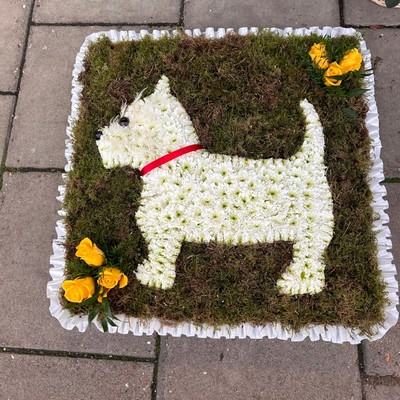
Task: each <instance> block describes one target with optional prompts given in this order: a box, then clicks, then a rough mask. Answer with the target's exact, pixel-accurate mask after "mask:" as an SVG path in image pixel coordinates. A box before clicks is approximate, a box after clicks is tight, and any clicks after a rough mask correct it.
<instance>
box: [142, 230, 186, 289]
mask: <svg viewBox="0 0 400 400" xmlns="http://www.w3.org/2000/svg"><path fill="white" fill-rule="evenodd" d="M181 245H182V241H180V240H176V239H174V238H173V235H171V236H169V237H165V236H164V237H155V238H152V239H151V240H149V241H148V243H147V246H148V251H149V256H148V259H147V260H145V261H144V262H143V263H142V264H140V265H139V266H138V269H137V272H136V277H137V279H138V281H139V282H140V283H142V284H143V285H147V286H151V287H156V288H160V289H170V288H171V287H172V285H173V284H174V281H175V274H176V273H175V262H176V259H177V258H178V255H179V252H180V250H181Z"/></svg>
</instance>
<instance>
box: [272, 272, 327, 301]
mask: <svg viewBox="0 0 400 400" xmlns="http://www.w3.org/2000/svg"><path fill="white" fill-rule="evenodd" d="M277 286H278V288H279V291H280V293H282V294H287V295H289V296H295V295H299V294H316V293H319V292H321V291H322V290H323V289H324V286H325V276H324V274H323V273H322V274H316V275H311V276H308V277H307V276H305V274H299V275H292V274H290V273H285V274H283V275H282V278H281V279H279V280H278V282H277Z"/></svg>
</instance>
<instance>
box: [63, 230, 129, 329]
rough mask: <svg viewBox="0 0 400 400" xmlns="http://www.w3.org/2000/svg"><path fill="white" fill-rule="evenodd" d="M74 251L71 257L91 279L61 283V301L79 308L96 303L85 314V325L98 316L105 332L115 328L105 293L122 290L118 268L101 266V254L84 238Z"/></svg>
mask: <svg viewBox="0 0 400 400" xmlns="http://www.w3.org/2000/svg"><path fill="white" fill-rule="evenodd" d="M76 250H77V251H76V253H75V255H76V256H77V257H79V258H80V259H81V260H83V261H84V262H85V263H86V264H87V265H89V266H90V267H92V269H91V270H89V271H88V273H89V274H90V275H91V276H87V277H79V278H75V279H73V280H71V279H67V280H65V281H64V282H63V284H62V289H63V290H64V297H65V298H66V299H67V301H68V302H69V303H80V304H81V305H82V306H87V305H91V304H94V303H95V302H96V301H97V302H98V303H99V304H98V305H96V306H95V307H93V309H92V311H91V312H90V314H89V323H90V322H92V321H93V319H94V318H95V317H96V316H97V315H98V316H99V319H100V321H101V324H102V327H103V330H104V331H105V332H106V331H108V324H110V325H112V326H116V325H115V322H114V319H116V317H115V316H114V315H113V314H112V312H111V309H110V304H109V301H108V298H107V295H108V292H109V291H110V290H111V289H113V288H115V287H117V286H118V287H119V288H120V289H122V288H124V287H125V286H126V285H127V284H128V278H127V277H126V275H125V274H123V273H122V272H121V271H120V270H119V269H118V268H115V267H107V266H104V264H106V261H107V260H106V257H105V254H104V252H103V251H102V250H100V249H99V248H98V247H97V246H96V244H95V243H92V241H91V240H90V239H89V238H84V239H83V240H82V241H81V242H80V243H79V245H78V246H77V247H76ZM93 267H94V268H93Z"/></svg>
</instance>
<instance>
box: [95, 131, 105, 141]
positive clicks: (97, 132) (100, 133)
mask: <svg viewBox="0 0 400 400" xmlns="http://www.w3.org/2000/svg"><path fill="white" fill-rule="evenodd" d="M102 134H103V132H102V131H96V132H95V133H94V137H95V138H96V140H100V138H101V135H102Z"/></svg>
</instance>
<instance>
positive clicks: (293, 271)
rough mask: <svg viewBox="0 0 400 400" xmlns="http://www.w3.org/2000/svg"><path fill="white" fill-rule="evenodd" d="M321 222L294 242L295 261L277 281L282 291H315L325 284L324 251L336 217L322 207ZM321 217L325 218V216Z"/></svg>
mask: <svg viewBox="0 0 400 400" xmlns="http://www.w3.org/2000/svg"><path fill="white" fill-rule="evenodd" d="M320 216H323V217H324V218H325V221H323V222H322V223H321V222H320V221H318V224H316V223H313V224H310V225H309V226H308V229H306V231H305V232H302V233H299V234H298V235H296V236H297V238H296V239H295V241H294V244H293V260H292V262H291V264H290V265H289V267H288V269H287V270H286V271H285V272H284V274H283V275H282V277H281V278H280V279H279V280H278V283H277V285H278V287H279V289H280V291H281V293H284V294H289V295H296V294H306V293H308V294H315V293H319V292H320V291H322V290H323V288H324V286H325V259H324V254H325V251H326V249H327V247H328V245H329V242H330V240H331V237H332V234H333V217H331V216H330V213H329V212H324V211H323V210H321V212H320ZM324 218H322V219H324Z"/></svg>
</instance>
